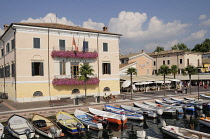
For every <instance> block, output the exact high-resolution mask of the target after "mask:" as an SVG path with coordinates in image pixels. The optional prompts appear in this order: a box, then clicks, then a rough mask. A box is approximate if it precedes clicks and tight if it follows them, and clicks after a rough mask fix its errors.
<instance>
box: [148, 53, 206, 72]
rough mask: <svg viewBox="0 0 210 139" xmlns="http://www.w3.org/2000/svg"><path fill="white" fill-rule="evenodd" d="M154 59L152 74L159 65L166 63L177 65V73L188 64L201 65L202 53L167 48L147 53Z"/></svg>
mask: <svg viewBox="0 0 210 139" xmlns="http://www.w3.org/2000/svg"><path fill="white" fill-rule="evenodd" d="M148 55H149V56H151V57H152V58H153V59H154V62H153V74H157V72H158V69H159V68H160V66H161V65H167V66H169V68H171V66H172V65H177V67H178V74H182V71H183V69H185V68H186V67H187V66H188V65H193V66H195V67H199V66H202V54H201V53H198V52H191V51H183V50H169V51H161V52H153V53H148Z"/></svg>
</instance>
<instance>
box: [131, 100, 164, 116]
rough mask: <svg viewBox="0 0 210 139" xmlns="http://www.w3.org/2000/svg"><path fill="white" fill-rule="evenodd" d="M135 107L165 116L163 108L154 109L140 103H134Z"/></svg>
mask: <svg viewBox="0 0 210 139" xmlns="http://www.w3.org/2000/svg"><path fill="white" fill-rule="evenodd" d="M133 104H134V105H135V106H137V107H139V108H142V109H143V111H148V110H149V111H155V112H156V113H157V114H158V115H162V114H163V108H161V107H153V106H150V105H146V104H140V103H137V102H134V103H133Z"/></svg>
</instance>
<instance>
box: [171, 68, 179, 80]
mask: <svg viewBox="0 0 210 139" xmlns="http://www.w3.org/2000/svg"><path fill="white" fill-rule="evenodd" d="M171 73H172V74H173V75H174V79H175V78H176V74H177V73H178V67H177V65H172V66H171Z"/></svg>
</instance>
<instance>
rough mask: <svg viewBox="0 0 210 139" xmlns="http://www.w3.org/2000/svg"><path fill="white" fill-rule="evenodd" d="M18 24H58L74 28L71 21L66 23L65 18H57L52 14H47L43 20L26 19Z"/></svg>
mask: <svg viewBox="0 0 210 139" xmlns="http://www.w3.org/2000/svg"><path fill="white" fill-rule="evenodd" d="M20 22H24V23H59V24H66V25H70V26H74V23H73V22H71V21H68V20H67V19H66V18H65V17H62V18H60V19H59V18H58V17H57V16H56V14H54V13H48V14H47V15H46V16H45V17H44V18H42V17H40V18H36V19H33V18H28V19H27V20H22V21H20Z"/></svg>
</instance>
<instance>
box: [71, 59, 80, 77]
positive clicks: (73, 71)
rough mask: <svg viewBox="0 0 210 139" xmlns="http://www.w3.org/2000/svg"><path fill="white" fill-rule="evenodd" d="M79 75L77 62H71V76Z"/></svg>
mask: <svg viewBox="0 0 210 139" xmlns="http://www.w3.org/2000/svg"><path fill="white" fill-rule="evenodd" d="M78 75H79V63H74V62H72V63H71V76H72V78H75V77H77V76H78Z"/></svg>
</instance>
